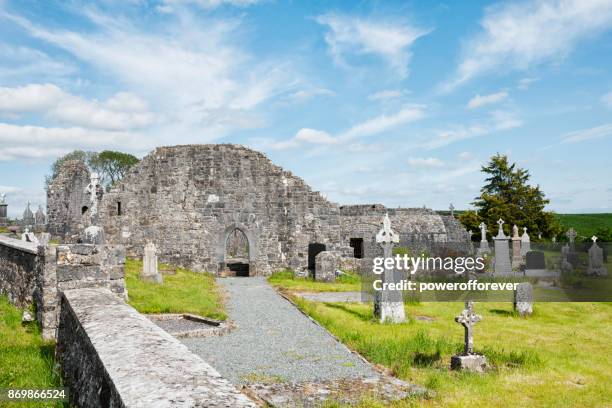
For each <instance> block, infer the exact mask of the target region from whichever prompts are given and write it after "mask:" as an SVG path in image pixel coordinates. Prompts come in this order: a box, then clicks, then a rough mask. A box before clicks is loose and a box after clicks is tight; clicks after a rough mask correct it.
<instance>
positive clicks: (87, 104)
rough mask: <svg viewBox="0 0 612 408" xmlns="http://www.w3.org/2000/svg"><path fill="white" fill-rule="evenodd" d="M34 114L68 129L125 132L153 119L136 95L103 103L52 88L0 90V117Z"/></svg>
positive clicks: (32, 86) (33, 87)
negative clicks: (68, 127)
mask: <svg viewBox="0 0 612 408" xmlns="http://www.w3.org/2000/svg"><path fill="white" fill-rule="evenodd" d="M26 112H34V113H41V114H45V115H46V116H47V117H49V118H51V119H55V120H57V121H59V122H62V123H65V124H68V125H71V126H74V125H76V126H85V127H90V128H95V129H108V130H127V129H133V128H142V127H145V126H148V125H150V124H151V123H152V122H153V120H154V115H153V114H152V113H151V112H148V111H147V104H146V102H145V101H143V100H142V99H140V98H138V97H137V96H136V95H133V94H130V93H127V92H121V93H118V94H116V95H114V96H113V97H111V98H110V99H108V100H107V101H105V102H98V101H96V100H93V101H89V100H86V99H84V98H81V97H79V96H75V95H72V94H69V93H67V92H64V91H63V90H61V89H60V88H59V87H57V86H55V85H53V84H29V85H26V86H22V87H16V88H0V113H9V114H11V113H12V114H16V113H26Z"/></svg>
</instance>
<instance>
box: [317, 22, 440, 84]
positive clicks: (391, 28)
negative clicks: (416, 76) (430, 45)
mask: <svg viewBox="0 0 612 408" xmlns="http://www.w3.org/2000/svg"><path fill="white" fill-rule="evenodd" d="M316 21H317V22H318V23H319V24H321V25H325V26H327V27H329V31H328V32H327V33H326V34H325V41H326V42H327V45H328V47H329V52H330V54H331V55H332V57H333V58H334V61H335V62H336V63H337V64H339V65H347V63H346V57H347V56H348V55H375V56H378V57H380V58H382V59H384V60H385V61H386V62H387V64H388V65H389V66H390V67H391V68H392V69H393V70H394V71H395V72H396V73H397V74H398V75H399V76H400V77H402V78H403V77H406V75H407V74H408V64H409V62H410V58H411V56H412V52H411V51H410V47H411V46H412V44H413V43H414V42H415V41H416V40H417V39H418V38H419V37H422V36H424V35H426V34H428V33H429V32H430V30H424V29H421V28H417V27H413V26H411V25H409V24H406V23H404V24H400V23H396V22H395V23H394V22H390V21H380V20H367V19H362V18H358V17H350V16H342V15H338V14H324V15H321V16H318V17H317V18H316Z"/></svg>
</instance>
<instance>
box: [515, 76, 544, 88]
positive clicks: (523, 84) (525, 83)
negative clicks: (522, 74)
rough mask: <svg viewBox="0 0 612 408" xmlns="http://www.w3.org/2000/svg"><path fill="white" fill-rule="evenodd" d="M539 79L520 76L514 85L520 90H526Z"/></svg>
mask: <svg viewBox="0 0 612 408" xmlns="http://www.w3.org/2000/svg"><path fill="white" fill-rule="evenodd" d="M539 80H540V79H539V78H521V79H519V81H518V85H517V86H516V87H517V88H518V89H520V90H521V91H526V90H527V89H529V87H530V86H531V84H533V83H534V82H537V81H539Z"/></svg>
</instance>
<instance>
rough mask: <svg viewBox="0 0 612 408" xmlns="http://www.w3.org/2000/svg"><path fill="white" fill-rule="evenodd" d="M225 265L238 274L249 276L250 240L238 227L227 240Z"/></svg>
mask: <svg viewBox="0 0 612 408" xmlns="http://www.w3.org/2000/svg"><path fill="white" fill-rule="evenodd" d="M225 265H226V267H227V269H228V270H230V271H231V272H233V274H235V275H236V276H249V272H250V271H249V240H248V238H247V236H246V234H245V233H244V232H243V231H242V230H240V229H238V228H235V229H234V230H233V231H231V232H230V233H229V234H228V236H227V239H226V240H225Z"/></svg>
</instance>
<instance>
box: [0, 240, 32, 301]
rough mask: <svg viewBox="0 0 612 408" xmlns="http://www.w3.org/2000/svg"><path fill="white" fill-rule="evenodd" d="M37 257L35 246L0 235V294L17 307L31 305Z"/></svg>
mask: <svg viewBox="0 0 612 408" xmlns="http://www.w3.org/2000/svg"><path fill="white" fill-rule="evenodd" d="M38 255H39V253H38V246H37V245H36V244H34V243H32V242H25V241H20V240H18V239H14V238H9V237H5V236H1V235H0V293H2V294H6V295H7V296H8V298H9V301H10V302H11V303H12V304H14V305H16V306H18V307H26V306H27V305H28V304H31V303H32V294H33V293H34V288H35V286H36V274H35V273H33V271H36V270H39V268H40V265H39V257H38Z"/></svg>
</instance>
